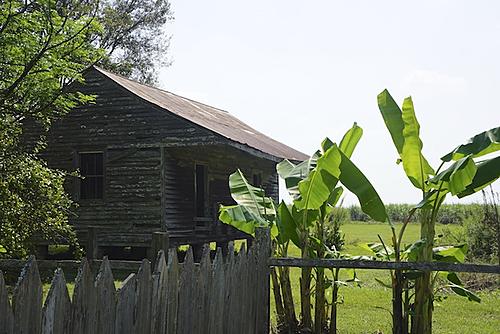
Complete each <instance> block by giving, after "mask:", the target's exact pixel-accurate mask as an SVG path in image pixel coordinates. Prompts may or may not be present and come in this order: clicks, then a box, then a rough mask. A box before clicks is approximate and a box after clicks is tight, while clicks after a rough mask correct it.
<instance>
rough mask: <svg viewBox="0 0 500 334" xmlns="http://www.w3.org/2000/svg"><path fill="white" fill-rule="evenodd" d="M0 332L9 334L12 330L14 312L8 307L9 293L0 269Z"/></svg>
mask: <svg viewBox="0 0 500 334" xmlns="http://www.w3.org/2000/svg"><path fill="white" fill-rule="evenodd" d="M0 324H2V326H0V333H1V334H11V333H13V332H14V314H13V313H12V308H11V307H10V302H9V295H8V294H7V287H6V286H5V280H4V278H3V274H2V272H1V271H0Z"/></svg>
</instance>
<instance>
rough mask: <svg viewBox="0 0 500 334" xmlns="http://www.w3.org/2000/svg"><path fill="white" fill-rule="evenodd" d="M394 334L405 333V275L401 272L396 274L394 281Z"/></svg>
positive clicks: (398, 271)
mask: <svg viewBox="0 0 500 334" xmlns="http://www.w3.org/2000/svg"><path fill="white" fill-rule="evenodd" d="M392 333H393V334H404V332H403V275H402V272H401V270H396V271H395V272H394V277H393V279H392Z"/></svg>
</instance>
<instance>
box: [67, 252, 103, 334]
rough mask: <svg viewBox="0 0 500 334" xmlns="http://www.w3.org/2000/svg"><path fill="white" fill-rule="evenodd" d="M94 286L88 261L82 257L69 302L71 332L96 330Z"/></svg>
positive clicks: (87, 332) (91, 331)
mask: <svg viewBox="0 0 500 334" xmlns="http://www.w3.org/2000/svg"><path fill="white" fill-rule="evenodd" d="M96 316H97V315H96V288H95V285H94V278H93V275H92V271H91V269H90V266H89V263H88V262H87V260H86V259H85V258H84V259H82V264H81V266H80V269H79V270H78V275H77V276H76V280H75V288H74V290H73V300H72V303H71V329H72V330H71V333H74V334H93V333H95V332H96Z"/></svg>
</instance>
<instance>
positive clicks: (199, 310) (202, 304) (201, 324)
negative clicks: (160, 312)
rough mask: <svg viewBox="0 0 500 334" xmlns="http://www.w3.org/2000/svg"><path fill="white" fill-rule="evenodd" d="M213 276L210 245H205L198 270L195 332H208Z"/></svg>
mask: <svg viewBox="0 0 500 334" xmlns="http://www.w3.org/2000/svg"><path fill="white" fill-rule="evenodd" d="M211 276H212V263H211V260H210V246H209V245H204V246H203V249H202V255H201V261H200V266H199V269H198V270H197V280H196V281H197V284H198V286H197V289H196V292H197V298H196V304H195V305H196V311H195V312H196V315H197V316H196V328H195V333H200V334H203V333H206V331H207V329H206V326H207V324H208V322H209V314H210V300H209V296H210V287H211Z"/></svg>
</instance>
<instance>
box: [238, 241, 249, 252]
mask: <svg viewBox="0 0 500 334" xmlns="http://www.w3.org/2000/svg"><path fill="white" fill-rule="evenodd" d="M238 254H243V255H246V254H247V247H246V244H245V243H244V242H242V243H241V246H240V251H239V252H238Z"/></svg>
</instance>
